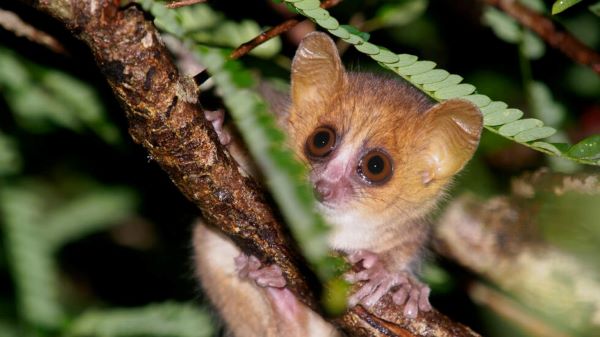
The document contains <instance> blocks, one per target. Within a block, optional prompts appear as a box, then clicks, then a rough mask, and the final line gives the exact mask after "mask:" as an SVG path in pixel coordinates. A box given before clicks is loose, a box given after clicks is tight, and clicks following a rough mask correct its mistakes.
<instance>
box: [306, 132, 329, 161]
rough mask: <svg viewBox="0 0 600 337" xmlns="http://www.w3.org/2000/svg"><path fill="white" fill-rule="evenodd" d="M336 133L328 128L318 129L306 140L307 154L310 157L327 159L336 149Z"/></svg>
mask: <svg viewBox="0 0 600 337" xmlns="http://www.w3.org/2000/svg"><path fill="white" fill-rule="evenodd" d="M335 141H336V136H335V131H333V129H331V128H330V127H327V126H321V127H318V128H317V129H316V130H315V131H314V132H313V133H312V134H311V135H310V136H308V139H307V140H306V153H307V154H308V156H309V157H314V158H318V157H325V156H327V155H328V154H329V153H331V151H333V149H334V148H335V145H336V144H335V143H336V142H335Z"/></svg>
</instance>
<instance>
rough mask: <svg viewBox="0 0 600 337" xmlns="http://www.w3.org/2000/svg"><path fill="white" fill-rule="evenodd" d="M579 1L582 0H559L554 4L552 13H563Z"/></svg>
mask: <svg viewBox="0 0 600 337" xmlns="http://www.w3.org/2000/svg"><path fill="white" fill-rule="evenodd" d="M579 2H581V0H557V1H555V2H554V4H552V15H556V14H558V13H561V12H563V11H565V10H567V9H568V8H570V7H571V6H573V5H575V4H577V3H579Z"/></svg>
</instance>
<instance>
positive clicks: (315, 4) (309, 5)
mask: <svg viewBox="0 0 600 337" xmlns="http://www.w3.org/2000/svg"><path fill="white" fill-rule="evenodd" d="M294 6H295V7H296V8H298V9H301V10H306V9H315V8H319V6H321V2H320V1H319V0H302V1H298V2H296V3H295V4H294Z"/></svg>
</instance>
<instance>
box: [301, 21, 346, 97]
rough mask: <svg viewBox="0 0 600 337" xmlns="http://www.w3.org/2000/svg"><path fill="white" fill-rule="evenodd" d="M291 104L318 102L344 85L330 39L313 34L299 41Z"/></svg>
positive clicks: (342, 74)
mask: <svg viewBox="0 0 600 337" xmlns="http://www.w3.org/2000/svg"><path fill="white" fill-rule="evenodd" d="M291 82H292V84H291V86H292V88H291V93H292V102H294V104H300V105H301V104H303V102H307V101H313V102H314V101H317V102H318V101H321V100H325V99H328V98H330V97H331V96H332V95H333V94H335V93H336V92H339V91H340V90H341V89H342V87H343V86H345V85H346V82H347V76H346V71H345V70H344V66H343V65H342V61H341V60H340V56H339V54H338V50H337V48H336V46H335V43H333V40H332V39H331V38H330V37H329V36H328V35H327V34H325V33H320V32H312V33H310V34H308V35H306V36H305V37H304V39H302V42H300V45H299V46H298V50H297V51H296V55H295V56H294V60H293V62H292V81H291Z"/></svg>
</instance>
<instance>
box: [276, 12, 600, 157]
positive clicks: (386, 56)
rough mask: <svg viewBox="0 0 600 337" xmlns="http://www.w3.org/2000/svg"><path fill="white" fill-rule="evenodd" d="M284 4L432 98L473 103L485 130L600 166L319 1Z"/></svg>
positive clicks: (548, 130)
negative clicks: (382, 43)
mask: <svg viewBox="0 0 600 337" xmlns="http://www.w3.org/2000/svg"><path fill="white" fill-rule="evenodd" d="M286 2H287V3H288V4H291V5H292V6H294V7H295V8H296V9H297V10H298V11H299V12H301V13H302V14H303V15H305V16H307V17H309V18H311V19H312V20H313V21H315V22H316V23H317V24H318V25H319V26H321V27H323V28H325V29H327V30H328V31H329V33H331V34H333V35H335V36H337V37H339V38H340V39H342V40H344V41H345V42H347V43H349V44H352V45H354V47H355V48H356V49H357V50H358V51H360V52H361V53H364V54H366V55H368V56H369V57H371V58H372V59H373V60H375V61H377V62H379V64H381V65H382V66H383V67H386V68H388V69H390V70H392V71H393V72H395V73H397V74H398V75H400V76H401V77H402V78H404V79H405V80H407V81H408V82H410V83H411V84H413V85H414V86H415V87H417V88H419V89H420V90H421V91H423V92H424V93H426V94H427V95H429V96H430V97H432V98H433V99H435V100H437V101H442V100H446V99H452V98H463V99H467V100H469V101H471V102H473V103H474V104H475V105H477V106H478V107H479V108H480V109H481V112H482V113H483V123H484V126H485V128H486V129H487V130H488V131H491V132H493V133H497V134H499V135H501V136H503V137H505V138H508V139H511V140H513V141H515V142H517V143H520V144H522V145H525V146H527V147H530V148H532V149H535V150H538V151H540V152H544V153H546V154H549V155H554V156H560V157H563V158H567V159H570V160H573V161H576V162H580V163H585V164H592V165H600V159H599V158H600V153H590V152H588V153H586V157H574V156H572V153H571V152H570V150H569V149H570V148H571V146H569V145H567V144H563V143H548V142H545V141H541V139H543V138H548V137H550V136H552V135H553V134H555V133H556V129H554V128H552V127H549V126H544V123H543V122H542V121H541V120H533V119H529V120H527V121H525V122H524V121H523V120H522V119H521V118H522V117H523V112H522V111H521V110H519V109H515V108H509V107H508V105H507V104H506V103H504V102H501V101H492V100H491V99H490V98H489V97H488V96H485V95H482V94H478V93H476V92H475V90H476V88H475V87H474V86H473V85H471V84H467V83H461V82H462V80H463V78H462V77H461V76H459V75H454V74H450V73H449V72H447V71H445V70H443V69H435V66H436V64H435V63H434V62H431V61H418V58H417V57H416V56H414V55H410V54H395V53H393V52H391V51H389V50H387V49H385V48H382V47H379V46H377V45H375V44H372V43H370V42H368V41H367V40H366V39H365V37H364V36H361V35H358V34H356V33H355V32H352V31H350V30H348V29H347V28H346V27H345V26H342V25H340V24H339V23H338V21H337V20H336V19H335V18H334V17H332V16H331V15H330V14H329V12H328V11H327V10H325V9H322V8H320V7H319V5H320V3H319V1H318V0H287V1H286ZM511 38H512V36H511ZM596 142H597V139H596V138H588V139H584V140H582V141H581V143H583V144H582V145H581V146H585V147H586V148H590V149H591V148H596V146H597V145H596ZM576 145H579V144H576Z"/></svg>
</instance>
